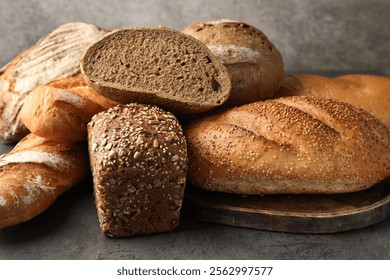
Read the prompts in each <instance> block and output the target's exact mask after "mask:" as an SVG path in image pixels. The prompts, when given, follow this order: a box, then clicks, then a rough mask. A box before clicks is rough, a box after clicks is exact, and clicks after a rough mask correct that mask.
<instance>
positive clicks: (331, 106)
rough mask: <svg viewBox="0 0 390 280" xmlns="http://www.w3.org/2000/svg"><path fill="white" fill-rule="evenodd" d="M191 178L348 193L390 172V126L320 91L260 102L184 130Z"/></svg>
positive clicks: (231, 187) (253, 190)
mask: <svg viewBox="0 0 390 280" xmlns="http://www.w3.org/2000/svg"><path fill="white" fill-rule="evenodd" d="M185 135H186V139H187V144H188V156H189V170H188V176H189V177H188V181H189V182H191V183H192V184H194V185H196V186H198V187H201V188H204V189H208V190H213V191H221V192H229V193H242V194H276V193H307V194H315V193H326V194H330V193H346V192H354V191H359V190H364V189H367V188H369V187H371V186H373V185H374V184H376V183H378V182H379V181H381V180H383V179H385V178H387V177H388V176H390V133H389V131H388V130H387V129H386V127H385V126H384V124H383V123H381V122H380V121H379V120H377V119H376V118H374V117H373V116H371V115H370V114H368V113H367V112H365V111H363V110H362V109H359V108H357V107H354V106H352V105H349V104H347V103H343V102H339V101H335V100H332V99H326V98H320V97H304V96H299V97H298V96H295V97H285V98H279V99H273V100H269V101H263V102H256V103H252V104H248V105H244V106H241V107H237V108H234V109H230V110H227V111H225V112H223V113H219V114H214V115H212V116H208V117H205V118H204V119H199V120H196V121H194V122H192V123H191V124H189V126H188V127H187V129H186V132H185Z"/></svg>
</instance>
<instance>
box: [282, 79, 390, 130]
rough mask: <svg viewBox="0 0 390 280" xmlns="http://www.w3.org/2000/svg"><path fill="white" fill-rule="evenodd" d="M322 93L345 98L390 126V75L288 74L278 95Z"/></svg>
mask: <svg viewBox="0 0 390 280" xmlns="http://www.w3.org/2000/svg"><path fill="white" fill-rule="evenodd" d="M275 95H276V96H278V97H282V96H294V95H298V96H301V95H303V96H319V97H328V98H332V99H335V100H340V101H344V102H347V103H350V104H352V105H355V106H357V107H360V108H363V109H364V110H366V111H367V112H369V113H370V114H372V115H374V116H375V117H377V118H378V119H379V120H381V121H382V122H383V123H384V124H385V125H386V126H387V128H388V129H390V78H389V77H384V76H375V75H356V74H355V75H353V74H350V75H342V76H338V77H334V78H328V77H323V76H319V75H288V76H286V77H285V78H284V79H283V82H282V85H281V87H280V89H279V90H278V92H277V93H276V94H275Z"/></svg>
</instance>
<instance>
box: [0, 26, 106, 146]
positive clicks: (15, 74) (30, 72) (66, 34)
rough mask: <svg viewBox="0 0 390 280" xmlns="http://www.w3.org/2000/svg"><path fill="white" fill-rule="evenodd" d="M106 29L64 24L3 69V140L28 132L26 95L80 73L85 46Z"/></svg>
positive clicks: (0, 86) (0, 75)
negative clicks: (24, 119) (24, 117)
mask: <svg viewBox="0 0 390 280" xmlns="http://www.w3.org/2000/svg"><path fill="white" fill-rule="evenodd" d="M104 33H106V32H105V31H103V30H101V29H100V28H98V27H96V26H94V25H91V24H86V23H81V22H76V23H67V24H64V25H62V26H60V27H58V28H57V29H55V30H54V31H52V32H51V33H50V34H48V35H47V36H45V37H43V38H42V39H41V40H39V41H38V42H37V43H36V45H34V46H33V47H31V48H30V49H28V50H26V51H24V52H23V53H22V54H20V55H18V56H17V57H16V58H15V59H14V60H13V61H11V62H10V63H9V64H8V65H6V66H5V67H4V68H3V69H1V70H0V140H2V141H3V142H5V143H12V142H17V141H19V140H20V139H22V138H23V136H25V135H27V134H28V130H27V128H26V127H25V126H24V125H23V123H22V121H21V119H20V109H21V107H22V105H23V102H24V99H25V97H26V96H27V95H28V94H29V93H30V92H31V91H32V90H33V89H35V88H36V87H38V86H39V85H43V84H46V83H48V82H50V81H52V80H55V79H59V78H64V77H69V76H74V75H77V74H79V73H80V58H81V56H82V54H83V53H84V51H85V49H86V48H87V47H88V46H89V45H90V44H91V43H92V42H94V41H96V40H97V39H99V38H100V37H101V36H103V34H104Z"/></svg>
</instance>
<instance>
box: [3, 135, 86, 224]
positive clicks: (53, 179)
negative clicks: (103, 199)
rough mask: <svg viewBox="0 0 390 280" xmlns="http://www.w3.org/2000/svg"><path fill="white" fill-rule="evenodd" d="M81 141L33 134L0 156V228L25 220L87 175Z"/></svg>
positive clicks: (84, 153) (47, 206)
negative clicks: (57, 139)
mask: <svg viewBox="0 0 390 280" xmlns="http://www.w3.org/2000/svg"><path fill="white" fill-rule="evenodd" d="M87 169H88V154H87V150H86V145H83V144H81V143H72V144H69V143H67V144H64V143H56V142H53V141H50V140H47V139H44V138H41V137H38V136H36V135H34V134H29V135H27V136H26V137H25V138H23V139H22V140H21V141H20V142H19V143H18V144H17V145H16V146H15V148H14V149H13V150H12V151H11V152H9V153H8V154H5V155H2V156H1V157H0V228H2V227H8V226H12V225H16V224H19V223H22V222H26V221H28V220H30V219H32V218H33V217H35V216H37V215H38V214H40V213H42V212H43V211H45V210H46V209H47V208H49V206H50V205H52V203H53V202H54V201H55V200H56V199H57V198H58V197H59V196H60V195H61V194H62V193H64V192H65V191H67V190H69V189H70V188H72V187H74V186H75V185H76V184H77V183H79V182H80V181H81V180H82V179H84V177H85V176H86V174H87Z"/></svg>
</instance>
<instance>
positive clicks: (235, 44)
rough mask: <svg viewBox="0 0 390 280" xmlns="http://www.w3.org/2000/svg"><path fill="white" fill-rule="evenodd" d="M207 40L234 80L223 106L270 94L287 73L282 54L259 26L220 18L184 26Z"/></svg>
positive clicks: (249, 100) (196, 36) (193, 34)
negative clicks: (285, 72)
mask: <svg viewBox="0 0 390 280" xmlns="http://www.w3.org/2000/svg"><path fill="white" fill-rule="evenodd" d="M182 32H183V33H185V34H188V35H191V36H192V37H194V38H196V39H198V40H199V41H201V42H202V43H204V44H205V45H206V46H207V47H208V48H209V49H210V50H211V51H212V52H213V53H214V55H215V56H217V57H218V59H219V60H220V61H221V62H222V64H223V65H224V66H225V67H226V68H227V70H228V72H229V74H230V78H231V81H232V90H231V93H230V97H229V99H228V101H227V102H225V103H224V106H239V105H243V104H247V103H251V102H255V101H260V100H264V99H267V98H271V97H272V96H273V94H274V93H275V92H276V91H277V89H278V88H279V85H280V83H281V81H282V78H283V75H284V69H283V68H284V64H283V59H282V56H281V54H280V52H279V50H278V49H277V48H276V46H275V45H274V44H273V43H272V42H271V41H270V40H269V39H268V38H267V36H266V35H265V34H264V33H263V32H261V31H260V30H259V29H257V28H255V27H253V26H251V25H249V24H247V23H244V22H239V21H233V20H227V19H221V20H214V21H206V22H199V23H194V24H191V25H189V26H187V27H186V28H184V29H183V30H182Z"/></svg>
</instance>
